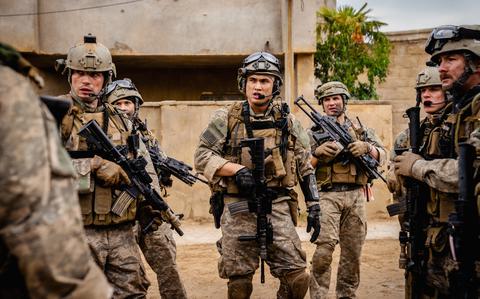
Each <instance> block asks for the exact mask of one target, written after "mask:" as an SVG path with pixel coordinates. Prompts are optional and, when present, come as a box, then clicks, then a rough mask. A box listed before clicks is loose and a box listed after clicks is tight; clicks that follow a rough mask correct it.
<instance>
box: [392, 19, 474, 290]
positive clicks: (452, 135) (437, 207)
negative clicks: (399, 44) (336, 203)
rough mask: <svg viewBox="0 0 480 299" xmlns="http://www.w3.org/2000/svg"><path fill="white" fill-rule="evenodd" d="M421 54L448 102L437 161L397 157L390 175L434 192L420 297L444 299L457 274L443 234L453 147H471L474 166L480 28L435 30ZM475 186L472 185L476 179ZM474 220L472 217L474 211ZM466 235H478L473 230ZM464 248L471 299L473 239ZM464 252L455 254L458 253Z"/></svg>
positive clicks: (454, 185)
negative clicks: (469, 254) (426, 56)
mask: <svg viewBox="0 0 480 299" xmlns="http://www.w3.org/2000/svg"><path fill="white" fill-rule="evenodd" d="M425 51H426V52H427V53H428V54H430V55H432V56H431V60H432V61H433V62H435V63H437V64H438V65H439V69H438V70H439V72H440V79H441V81H442V87H443V89H444V90H446V91H447V93H448V94H449V96H450V97H451V99H452V102H453V108H452V113H451V114H449V115H448V116H447V118H446V120H445V121H444V122H443V123H442V125H441V127H440V130H439V134H438V135H439V136H438V141H437V143H436V144H434V145H433V146H435V147H437V151H438V152H439V153H440V154H441V157H438V158H437V159H434V160H429V159H426V158H425V157H423V156H421V155H417V154H414V153H411V152H405V153H403V154H402V155H401V156H397V157H396V158H395V160H394V163H395V174H396V175H402V176H408V177H412V178H414V179H416V180H419V181H423V182H425V183H427V184H428V186H429V187H430V190H432V191H434V192H435V193H434V194H433V195H435V197H434V198H433V199H432V200H431V201H430V202H429V203H428V209H427V211H428V214H429V224H430V226H429V230H428V232H427V241H428V242H426V243H427V244H426V245H427V247H428V248H429V249H430V250H429V254H430V255H431V258H430V259H429V263H428V268H429V271H428V275H427V278H426V279H427V284H428V287H430V289H428V288H426V290H425V293H427V295H428V296H430V297H434V298H446V297H452V296H457V295H458V294H454V293H453V288H454V287H455V286H454V285H452V282H451V281H450V280H449V278H451V277H454V276H455V275H456V274H457V273H456V272H457V271H456V269H458V264H457V260H456V254H455V250H454V246H452V244H453V241H451V242H448V240H449V234H451V233H452V231H451V229H449V227H450V228H452V226H451V225H450V224H449V215H450V214H452V213H453V212H455V201H456V199H457V197H458V192H459V184H458V182H459V180H458V171H459V169H458V161H457V156H458V152H459V146H458V145H459V143H460V142H462V141H468V142H470V143H472V144H473V145H475V146H476V150H477V157H476V159H477V160H478V152H479V144H478V139H477V138H476V132H478V130H479V127H480V126H479V121H478V120H479V119H480V118H479V116H480V104H479V103H480V101H479V99H480V95H479V94H480V89H479V85H480V26H452V25H447V26H441V27H438V28H435V29H434V30H433V31H432V33H431V35H430V38H429V40H428V41H427V44H426V47H425ZM474 165H477V164H474ZM475 167H477V168H478V166H475ZM477 171H478V169H477ZM475 184H478V176H477V178H476V181H475ZM479 187H480V186H479V185H477V186H476V189H475V190H476V191H475V192H476V193H475V196H478V195H479V194H478V192H479V190H480V188H479ZM475 204H476V205H478V203H475ZM476 214H477V217H478V211H477V213H476ZM477 219H478V218H477ZM477 221H478V220H477ZM453 229H455V228H454V227H453ZM470 229H478V224H477V225H473V227H471V228H470ZM477 234H478V231H477ZM450 239H451V240H454V239H455V234H452V235H450ZM469 246H471V247H470V248H473V249H474V250H475V252H476V262H474V263H472V265H470V266H471V267H475V265H473V264H476V273H477V277H476V281H474V282H472V281H468V282H465V283H466V287H465V289H468V290H467V292H469V293H470V296H472V298H477V297H478V296H479V293H478V278H479V275H480V274H479V272H480V271H479V269H480V262H479V261H478V258H479V256H478V252H480V251H479V244H478V236H477V238H476V239H475V240H474V241H472V243H471V244H469ZM466 250H467V249H466V248H460V253H462V252H465V251H466ZM457 253H459V252H458V251H457ZM432 271H434V272H432ZM473 271H475V270H473ZM473 279H474V280H475V278H473ZM457 292H458V286H457ZM473 293H475V294H476V295H473ZM465 298H466V297H465ZM468 298H470V297H468Z"/></svg>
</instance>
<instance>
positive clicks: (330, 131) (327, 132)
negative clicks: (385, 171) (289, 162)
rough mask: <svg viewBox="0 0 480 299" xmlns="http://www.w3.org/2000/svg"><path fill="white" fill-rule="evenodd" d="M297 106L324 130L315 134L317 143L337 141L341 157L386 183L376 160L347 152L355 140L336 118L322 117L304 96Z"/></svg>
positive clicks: (296, 103) (370, 177) (373, 177)
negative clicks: (304, 106) (305, 106)
mask: <svg viewBox="0 0 480 299" xmlns="http://www.w3.org/2000/svg"><path fill="white" fill-rule="evenodd" d="M300 102H303V103H304V104H306V105H307V107H308V108H309V109H310V112H308V111H307V110H305V108H303V107H302V105H300ZM295 105H297V106H298V107H299V108H300V110H302V111H303V112H304V113H305V114H306V115H307V116H308V117H309V118H310V119H311V120H312V121H313V123H314V124H315V126H316V127H318V128H322V129H323V132H322V133H318V132H314V134H313V138H314V140H315V142H316V143H317V144H318V145H320V144H322V143H323V142H325V141H335V142H338V143H339V144H340V145H341V146H342V147H343V150H342V153H340V155H343V156H345V157H346V158H347V159H348V160H350V161H352V162H353V163H354V164H355V166H357V168H359V169H361V170H362V171H363V172H364V173H365V174H366V175H367V177H368V178H369V179H377V178H380V179H382V180H383V181H384V182H385V183H386V182H387V180H386V179H385V178H384V177H383V176H382V174H381V173H380V172H379V171H378V170H377V168H378V166H379V164H378V161H377V160H376V159H374V158H373V157H372V156H370V155H369V154H364V155H361V156H360V157H354V156H352V154H351V153H350V152H349V151H348V150H347V148H348V145H349V144H350V143H352V142H354V139H353V138H352V136H351V135H350V133H349V132H348V130H347V129H346V128H344V127H343V126H342V125H340V124H339V123H338V122H337V120H336V118H335V117H332V116H327V115H321V114H320V113H318V111H317V110H315V108H313V106H312V105H310V104H309V103H308V102H307V101H306V100H305V98H304V97H303V96H300V97H298V98H297V99H296V100H295Z"/></svg>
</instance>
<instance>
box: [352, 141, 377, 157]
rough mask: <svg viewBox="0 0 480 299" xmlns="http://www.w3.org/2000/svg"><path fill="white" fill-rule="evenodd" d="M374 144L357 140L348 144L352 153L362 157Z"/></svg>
mask: <svg viewBox="0 0 480 299" xmlns="http://www.w3.org/2000/svg"><path fill="white" fill-rule="evenodd" d="M371 147H372V145H370V143H368V142H365V141H360V140H357V141H355V142H352V143H350V144H349V145H348V150H349V151H350V152H351V153H352V155H353V156H354V157H360V156H362V155H365V154H366V153H368V152H370V149H371Z"/></svg>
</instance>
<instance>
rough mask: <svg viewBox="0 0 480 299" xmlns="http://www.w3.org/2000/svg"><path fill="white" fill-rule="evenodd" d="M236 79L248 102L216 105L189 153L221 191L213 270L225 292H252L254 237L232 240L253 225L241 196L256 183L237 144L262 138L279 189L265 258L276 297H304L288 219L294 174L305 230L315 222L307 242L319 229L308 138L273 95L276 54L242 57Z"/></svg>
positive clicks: (298, 252)
mask: <svg viewBox="0 0 480 299" xmlns="http://www.w3.org/2000/svg"><path fill="white" fill-rule="evenodd" d="M237 80H238V88H239V90H240V91H241V92H242V93H243V94H245V97H246V101H243V102H236V103H235V104H233V105H231V106H229V107H225V108H223V109H220V110H218V111H216V112H215V113H214V114H213V117H212V119H211V120H210V123H209V124H208V127H207V128H206V129H205V130H204V131H203V133H202V134H201V136H200V143H199V145H198V148H197V150H196V152H195V167H196V169H197V171H198V172H199V173H201V174H203V175H204V176H205V177H206V178H207V179H208V180H209V182H210V184H211V185H212V186H213V189H214V191H215V192H221V193H219V194H223V203H224V209H223V215H222V216H221V229H222V239H221V240H220V241H219V245H220V248H221V256H220V259H219V275H220V277H221V278H224V279H228V280H229V281H228V298H250V294H251V293H252V277H253V275H254V273H255V271H256V269H257V268H258V264H259V252H260V251H259V248H258V245H257V243H256V242H255V241H239V239H238V238H239V237H240V236H245V235H252V234H254V232H255V231H256V215H255V214H254V213H249V207H248V200H247V198H248V197H249V195H250V194H251V193H250V191H251V190H252V189H254V188H255V183H254V179H253V176H252V172H251V169H250V168H251V167H252V161H251V156H250V154H249V153H248V151H246V150H245V149H244V150H242V149H241V147H240V146H239V145H240V141H241V140H244V139H246V138H247V137H249V138H252V137H264V138H265V148H266V153H267V154H266V156H267V158H266V159H265V176H266V182H267V187H268V188H269V190H271V191H274V192H276V194H277V195H278V196H276V197H275V199H273V203H272V213H271V214H269V217H270V220H271V223H272V226H273V243H272V244H270V245H269V246H268V258H267V259H266V262H267V264H268V265H269V267H270V272H271V273H272V275H273V276H274V277H276V278H279V279H280V288H279V290H278V292H277V298H303V297H304V296H305V293H306V292H307V289H308V281H309V275H308V274H307V273H306V272H305V268H306V256H305V252H304V251H303V250H302V248H301V243H300V239H299V237H298V235H297V233H296V231H295V227H294V221H293V220H292V218H294V219H295V221H296V216H297V213H298V210H297V209H298V208H297V200H296V194H294V191H293V187H294V186H295V185H296V184H297V180H298V179H297V174H298V175H299V176H300V185H301V187H302V191H303V194H304V196H305V200H306V205H307V209H308V218H307V221H308V226H307V232H310V231H311V230H312V228H313V234H312V237H311V241H312V242H313V241H315V239H316V238H317V236H318V233H319V231H320V220H319V214H320V207H319V204H318V192H317V189H316V186H315V183H314V178H313V168H312V166H311V164H310V153H309V150H308V136H307V134H306V132H305V131H304V130H303V128H302V127H301V125H300V123H299V122H298V121H297V120H296V119H295V118H294V117H293V115H292V114H290V113H289V108H288V106H287V104H285V103H284V104H281V103H279V102H274V101H273V100H274V98H275V97H276V96H278V95H279V94H280V87H281V85H282V75H281V72H280V61H279V60H278V59H277V58H276V57H275V56H273V55H272V54H270V53H266V52H256V53H253V54H251V55H250V56H248V57H247V58H246V59H245V60H244V61H243V66H242V67H241V68H240V69H239V72H238V77H237ZM247 165H248V166H247ZM249 167H250V168H249ZM257 200H258V199H257ZM223 203H222V204H223Z"/></svg>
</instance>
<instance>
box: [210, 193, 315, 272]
mask: <svg viewBox="0 0 480 299" xmlns="http://www.w3.org/2000/svg"><path fill="white" fill-rule="evenodd" d="M245 203H246V202H245ZM228 206H229V204H226V205H225V208H224V211H223V215H222V220H221V228H222V239H221V241H220V242H219V244H218V245H219V251H220V259H219V263H218V271H219V275H220V277H221V278H230V277H232V276H244V275H248V274H253V273H255V271H256V269H257V268H258V266H259V248H258V243H257V242H256V241H239V240H238V237H240V236H244V235H255V234H256V227H257V220H256V215H255V214H254V213H249V212H248V210H247V211H243V212H240V213H238V214H235V215H232V214H231V213H230V211H229V209H228ZM270 220H271V222H272V225H273V244H271V245H270V246H269V247H268V259H267V261H266V263H267V264H268V266H269V267H270V273H271V274H272V275H273V276H274V277H277V278H280V277H282V276H284V275H286V274H287V273H289V272H292V271H294V270H299V269H305V268H306V253H305V251H303V250H302V247H301V243H300V238H299V237H298V234H297V232H296V231H295V226H294V225H293V221H292V217H291V215H290V208H289V206H288V203H287V201H281V202H276V203H274V204H273V207H272V214H271V217H270Z"/></svg>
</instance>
